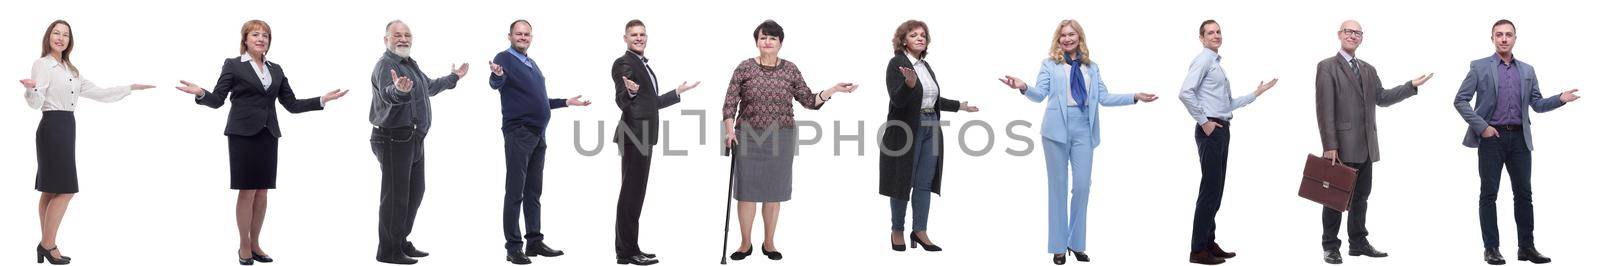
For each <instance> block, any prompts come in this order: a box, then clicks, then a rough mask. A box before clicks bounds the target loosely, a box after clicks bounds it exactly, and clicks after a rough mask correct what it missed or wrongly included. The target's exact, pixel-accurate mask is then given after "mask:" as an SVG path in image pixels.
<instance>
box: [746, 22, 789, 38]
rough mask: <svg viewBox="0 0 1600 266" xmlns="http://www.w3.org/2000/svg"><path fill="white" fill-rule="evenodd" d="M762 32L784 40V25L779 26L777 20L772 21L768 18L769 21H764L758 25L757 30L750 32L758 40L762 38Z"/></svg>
mask: <svg viewBox="0 0 1600 266" xmlns="http://www.w3.org/2000/svg"><path fill="white" fill-rule="evenodd" d="M762 34H766V35H767V36H772V37H778V42H779V43H782V42H783V26H779V25H778V22H777V21H772V20H770V19H768V20H767V21H762V22H761V25H759V26H756V31H755V32H752V33H750V37H751V38H753V39H756V40H760V39H761V35H762Z"/></svg>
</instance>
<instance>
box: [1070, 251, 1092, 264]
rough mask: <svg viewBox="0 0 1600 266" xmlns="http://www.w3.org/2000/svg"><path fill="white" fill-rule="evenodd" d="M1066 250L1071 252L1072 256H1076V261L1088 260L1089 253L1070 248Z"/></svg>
mask: <svg viewBox="0 0 1600 266" xmlns="http://www.w3.org/2000/svg"><path fill="white" fill-rule="evenodd" d="M1067 251H1068V252H1072V257H1074V258H1077V259H1078V261H1082V262H1089V254H1084V253H1083V252H1082V251H1076V250H1070V249H1068V250H1067Z"/></svg>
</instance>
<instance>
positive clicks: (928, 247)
mask: <svg viewBox="0 0 1600 266" xmlns="http://www.w3.org/2000/svg"><path fill="white" fill-rule="evenodd" d="M917 246H922V250H927V251H943V250H944V248H940V247H939V246H936V245H933V244H928V241H926V240H922V238H920V237H917V233H911V248H917Z"/></svg>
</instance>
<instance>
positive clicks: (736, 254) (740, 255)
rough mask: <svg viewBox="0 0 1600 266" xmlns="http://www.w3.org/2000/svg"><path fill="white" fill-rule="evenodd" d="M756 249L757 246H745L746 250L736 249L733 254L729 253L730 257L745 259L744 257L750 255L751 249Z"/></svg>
mask: <svg viewBox="0 0 1600 266" xmlns="http://www.w3.org/2000/svg"><path fill="white" fill-rule="evenodd" d="M754 249H755V247H751V246H744V251H734V252H733V254H728V258H729V259H733V260H743V259H744V257H749V256H750V251H751V250H754Z"/></svg>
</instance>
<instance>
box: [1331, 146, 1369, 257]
mask: <svg viewBox="0 0 1600 266" xmlns="http://www.w3.org/2000/svg"><path fill="white" fill-rule="evenodd" d="M1344 165H1345V166H1350V167H1351V168H1355V169H1356V191H1355V193H1354V195H1351V196H1350V226H1349V233H1350V245H1351V246H1369V245H1372V243H1368V242H1367V196H1370V195H1372V163H1371V162H1361V163H1351V162H1345V163H1344ZM1341 216H1344V215H1343V213H1340V212H1339V211H1337V210H1334V209H1333V208H1328V207H1322V250H1338V249H1339V244H1340V243H1339V220H1340V218H1342V217H1341Z"/></svg>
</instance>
